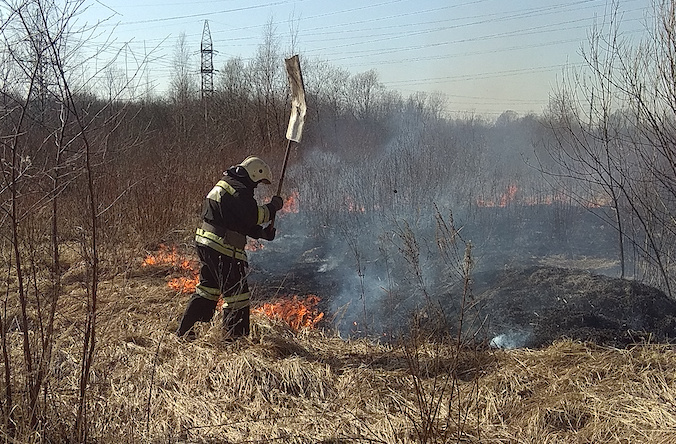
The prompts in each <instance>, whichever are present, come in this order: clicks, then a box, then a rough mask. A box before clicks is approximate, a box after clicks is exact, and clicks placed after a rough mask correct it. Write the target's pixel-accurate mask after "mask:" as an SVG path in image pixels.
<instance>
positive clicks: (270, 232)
mask: <svg viewBox="0 0 676 444" xmlns="http://www.w3.org/2000/svg"><path fill="white" fill-rule="evenodd" d="M276 234H277V229H276V228H275V227H273V226H272V225H268V226H267V227H265V228H263V235H262V236H261V238H262V239H265V240H269V241H271V240H274V239H275V235H276Z"/></svg>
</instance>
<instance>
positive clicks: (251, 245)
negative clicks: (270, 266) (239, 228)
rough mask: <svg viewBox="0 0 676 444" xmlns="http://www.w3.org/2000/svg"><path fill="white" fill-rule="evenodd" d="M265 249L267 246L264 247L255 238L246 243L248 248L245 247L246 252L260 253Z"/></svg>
mask: <svg viewBox="0 0 676 444" xmlns="http://www.w3.org/2000/svg"><path fill="white" fill-rule="evenodd" d="M263 248H265V245H263V243H262V242H261V241H259V240H258V239H253V238H249V240H248V241H247V242H246V246H245V247H244V249H245V250H246V251H258V250H262V249H263Z"/></svg>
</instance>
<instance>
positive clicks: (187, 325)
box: [176, 245, 250, 338]
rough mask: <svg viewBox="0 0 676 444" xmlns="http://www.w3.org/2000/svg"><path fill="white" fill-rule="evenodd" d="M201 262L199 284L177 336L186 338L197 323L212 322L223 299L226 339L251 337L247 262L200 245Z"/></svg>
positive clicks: (198, 247)
mask: <svg viewBox="0 0 676 444" xmlns="http://www.w3.org/2000/svg"><path fill="white" fill-rule="evenodd" d="M197 255H198V256H199V259H200V274H199V284H198V285H197V288H196V290H195V294H193V296H192V297H191V298H190V301H188V306H187V307H186V309H185V312H184V313H183V317H182V318H181V322H180V325H179V327H178V330H177V331H176V334H177V335H179V336H184V335H186V333H188V332H189V331H190V330H191V329H192V327H193V326H194V325H195V323H196V322H198V321H201V322H209V321H211V319H212V318H213V316H214V313H215V311H216V305H217V304H218V300H219V297H220V296H221V295H222V296H223V301H224V304H223V330H224V337H225V338H236V337H239V336H246V335H248V334H249V330H250V321H249V285H248V283H247V269H248V264H247V262H246V261H242V260H239V259H235V258H233V257H231V256H227V255H225V254H222V253H219V252H218V251H216V250H213V249H211V248H209V247H207V246H204V245H197Z"/></svg>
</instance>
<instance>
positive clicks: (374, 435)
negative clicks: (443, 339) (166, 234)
mask: <svg viewBox="0 0 676 444" xmlns="http://www.w3.org/2000/svg"><path fill="white" fill-rule="evenodd" d="M156 272H157V270H155V273H156ZM100 298H101V310H100V314H99V324H98V325H99V329H98V348H97V358H96V362H95V367H94V371H93V376H92V379H91V388H90V392H89V393H90V397H89V405H90V410H89V414H88V420H89V423H90V425H91V432H90V437H91V440H93V441H95V442H99V443H116V444H123V443H139V442H150V443H173V442H223V443H241V442H284V443H338V442H342V443H344V442H364V443H373V442H383V443H408V442H420V441H421V439H420V436H421V435H420V433H417V431H419V430H420V429H421V428H422V427H424V426H426V424H425V423H424V422H425V420H424V419H423V418H424V415H421V414H420V411H421V400H420V399H419V398H416V396H415V395H416V391H415V386H416V385H417V386H419V387H422V388H423V390H424V395H425V397H424V401H423V402H425V403H428V404H434V403H435V402H436V401H438V400H440V401H441V402H440V403H439V411H438V413H436V414H435V415H433V417H432V418H431V419H430V420H431V421H432V422H433V423H434V427H433V428H432V429H433V430H436V431H437V432H438V434H437V435H435V436H433V437H428V438H427V439H426V442H490V443H639V442H640V443H671V442H674V443H676V438H674V437H675V436H676V382H675V377H676V354H675V353H674V350H673V349H672V347H670V346H664V345H642V346H637V347H635V348H632V349H629V350H619V349H608V348H599V347H595V346H593V345H584V344H580V343H574V342H571V341H560V342H557V343H555V344H554V345H552V346H550V347H549V348H547V349H544V350H511V351H491V350H484V351H481V352H471V351H462V352H461V353H456V349H455V347H454V346H453V344H452V343H448V344H438V343H431V342H425V343H421V344H419V345H418V346H416V347H413V348H411V344H410V343H409V344H407V345H406V346H404V345H402V346H398V345H384V344H376V343H373V342H370V341H366V340H349V341H346V340H342V339H341V338H339V337H338V336H337V335H335V334H332V333H330V332H327V331H321V330H305V331H301V332H294V331H292V330H291V329H290V328H288V327H286V326H285V325H284V324H282V323H279V322H277V321H271V320H270V319H267V318H265V317H263V316H254V318H253V329H252V335H251V337H250V338H248V339H244V340H240V341H238V342H234V343H225V342H223V341H222V340H221V337H220V334H219V328H218V325H219V323H220V319H219V318H218V317H217V318H216V319H215V320H214V322H213V324H212V325H203V326H202V327H200V331H199V333H200V337H199V339H198V340H196V341H194V342H183V341H181V340H179V339H177V338H176V337H175V336H174V335H173V334H172V332H173V330H174V329H175V327H176V324H177V320H178V317H179V316H180V314H181V312H182V310H183V307H184V304H185V302H186V299H187V296H185V295H177V294H176V293H174V292H173V291H171V290H169V289H168V288H167V287H166V276H165V275H164V273H159V274H157V273H156V274H153V271H152V270H147V269H144V270H139V271H138V272H136V273H135V275H134V276H132V277H127V278H125V279H122V278H116V279H113V280H111V281H107V282H105V283H104V284H103V285H102V287H101V290H100ZM83 300H85V298H84V297H83V290H82V289H81V288H80V287H79V286H78V285H77V284H71V287H70V289H69V291H68V293H67V295H66V296H64V297H63V298H62V300H61V308H60V310H59V313H60V314H59V318H58V324H59V325H58V329H59V335H58V339H57V344H56V345H57V346H56V352H55V354H54V359H53V364H52V372H51V374H50V377H49V384H48V395H47V397H46V398H45V399H46V402H45V404H46V405H47V411H46V418H45V419H46V423H47V424H48V425H47V427H45V430H44V435H43V437H42V438H39V437H37V436H36V435H34V436H33V437H32V438H31V439H26V440H25V441H33V442H39V441H42V440H43V438H44V437H45V436H49V437H50V438H49V440H51V441H52V442H53V441H59V440H63V441H65V440H67V434H68V433H69V431H68V430H66V428H67V425H68V424H72V418H73V417H74V415H75V405H76V399H77V384H78V376H79V362H80V361H81V355H82V342H81V340H80V338H81V329H82V322H83V321H81V320H82V319H84V318H83V316H82V313H83V309H84V307H83V305H82V302H81V301H83ZM12 335H13V336H12V337H13V338H14V340H16V341H18V334H17V333H12ZM13 350H14V351H16V353H17V356H16V357H15V359H16V360H15V361H14V362H18V361H19V360H20V358H19V356H18V355H19V353H20V347H19V346H18V343H17V346H15V347H13ZM411 353H413V354H414V355H415V359H416V361H417V363H418V364H419V366H417V367H415V368H416V369H417V370H416V371H415V372H413V374H412V370H411V369H412V368H413V367H412V365H411V364H412V362H411ZM452 383H456V384H457V389H453V390H451V389H450V388H449V387H451V385H452ZM441 388H444V391H443V393H442V392H441ZM451 394H452V395H453V399H450V395H451ZM460 412H465V413H464V414H461V413H460ZM442 435H443V436H445V440H442V439H441V437H442ZM44 440H45V441H46V440H47V438H44Z"/></svg>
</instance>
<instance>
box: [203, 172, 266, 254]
mask: <svg viewBox="0 0 676 444" xmlns="http://www.w3.org/2000/svg"><path fill="white" fill-rule="evenodd" d="M255 188H256V184H255V183H254V182H252V181H251V179H249V177H248V176H247V175H246V174H245V173H244V174H238V171H237V170H236V169H235V168H231V169H229V170H228V171H226V172H225V173H224V174H223V177H221V180H219V181H218V183H217V184H216V185H215V186H214V187H213V188H212V189H211V191H210V192H209V194H207V196H206V199H204V206H203V209H202V220H203V223H202V226H201V227H199V228H198V229H197V233H196V235H195V241H196V242H197V243H198V244H200V245H204V246H207V247H210V248H212V249H214V250H216V251H218V252H219V253H221V254H224V255H226V256H230V257H233V258H235V259H238V260H243V261H246V260H247V257H246V253H245V251H244V247H245V246H246V242H247V240H246V237H247V236H249V237H252V238H254V239H259V238H261V237H262V235H263V227H262V224H265V223H267V222H269V221H270V217H271V215H272V214H274V209H273V208H272V205H271V204H266V205H258V203H257V202H256V199H255V198H254V189H255Z"/></svg>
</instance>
